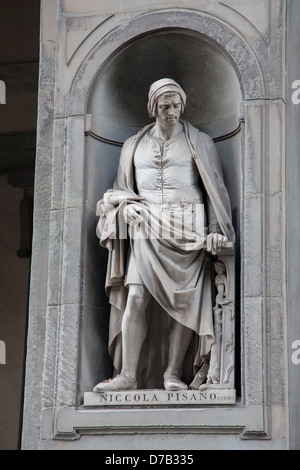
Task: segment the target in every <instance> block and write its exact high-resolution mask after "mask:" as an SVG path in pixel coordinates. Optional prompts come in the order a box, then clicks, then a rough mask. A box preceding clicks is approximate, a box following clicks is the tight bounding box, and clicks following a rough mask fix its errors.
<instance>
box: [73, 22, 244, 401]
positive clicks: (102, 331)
mask: <svg viewBox="0 0 300 470" xmlns="http://www.w3.org/2000/svg"><path fill="white" fill-rule="evenodd" d="M163 77H170V78H174V79H175V80H176V81H178V82H179V83H180V84H181V86H182V87H183V89H184V90H185V91H186V93H187V107H186V112H185V114H184V115H183V116H182V118H183V119H185V120H187V121H189V122H190V123H192V124H193V125H194V126H195V127H197V128H199V129H200V130H202V131H204V132H207V133H208V134H209V135H210V136H211V137H212V138H213V139H214V140H215V142H216V145H217V147H218V150H219V154H220V157H221V160H222V164H223V169H224V176H225V181H226V185H227V187H228V190H229V193H230V198H231V203H232V210H233V221H234V225H235V229H236V232H237V251H238V250H239V219H240V199H241V191H240V183H241V142H240V135H241V134H240V132H239V109H238V108H239V102H240V101H241V99H242V85H241V80H240V79H239V73H238V71H237V68H236V67H235V66H234V63H233V61H232V60H231V59H230V57H229V55H228V54H227V52H226V51H225V50H224V49H222V48H221V47H220V45H219V44H218V43H217V42H215V41H213V40H211V39H210V38H208V37H207V36H205V35H204V34H200V33H196V32H194V31H189V30H188V29H185V30H182V29H179V28H170V29H160V30H157V31H151V32H149V33H147V34H143V35H139V36H137V37H135V38H134V39H132V40H130V41H128V42H126V43H125V44H123V45H122V46H120V47H119V48H118V49H117V50H115V51H114V53H112V54H111V55H110V56H109V57H108V58H107V59H106V61H105V62H104V63H103V64H102V66H101V67H100V68H99V70H98V72H97V74H96V76H95V78H94V81H93V85H92V87H91V89H90V94H89V99H88V104H87V108H86V112H87V114H88V115H90V117H91V121H90V126H89V129H88V131H87V132H86V168H85V170H86V171H85V195H86V196H85V201H86V205H85V217H84V219H85V221H84V224H85V233H86V239H85V261H84V263H83V271H84V290H83V293H84V298H83V306H84V307H83V316H82V318H83V321H82V327H81V354H80V392H81V393H83V392H84V391H88V390H91V389H92V387H93V386H94V385H95V383H97V382H98V381H99V380H102V379H106V378H108V377H110V376H111V373H112V365H111V362H110V359H109V358H108V354H107V340H108V338H107V332H108V318H109V305H108V302H107V298H106V296H105V293H104V282H105V273H106V255H107V254H106V252H105V250H103V249H102V248H100V247H99V244H98V239H97V238H96V236H95V227H96V223H97V217H96V214H95V209H96V204H97V201H98V200H99V199H101V197H102V195H103V193H104V192H105V191H106V190H107V189H109V188H110V187H112V185H113V182H114V179H115V176H116V172H117V166H118V160H119V155H120V150H121V145H122V143H123V142H124V140H125V139H126V138H128V137H129V136H131V135H133V134H135V133H136V132H138V130H139V129H141V127H143V126H144V125H145V124H148V123H149V122H151V120H149V117H148V115H147V95H148V90H149V86H150V84H151V83H152V82H153V81H155V80H157V79H159V78H163ZM238 261H239V260H238V257H237V271H238V270H239V267H238ZM237 279H238V276H237Z"/></svg>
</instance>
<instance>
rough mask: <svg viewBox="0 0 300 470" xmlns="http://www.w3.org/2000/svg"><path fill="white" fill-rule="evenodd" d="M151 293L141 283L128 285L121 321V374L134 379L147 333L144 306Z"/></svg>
mask: <svg viewBox="0 0 300 470" xmlns="http://www.w3.org/2000/svg"><path fill="white" fill-rule="evenodd" d="M150 296H151V294H150V293H149V291H148V290H147V289H146V288H145V287H144V286H142V285H137V284H132V285H130V286H129V294H128V300H127V305H126V309H125V312H124V316H123V321H122V338H123V339H122V341H123V342H122V371H121V373H122V374H125V375H126V376H127V377H129V378H131V379H133V380H134V381H135V380H136V372H137V366H138V362H139V358H140V352H141V349H142V346H143V343H144V341H145V338H146V334H147V326H146V307H147V305H148V302H149V300H150Z"/></svg>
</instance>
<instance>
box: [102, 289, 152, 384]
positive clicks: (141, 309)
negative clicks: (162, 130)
mask: <svg viewBox="0 0 300 470" xmlns="http://www.w3.org/2000/svg"><path fill="white" fill-rule="evenodd" d="M150 297H151V294H150V293H149V291H148V290H147V289H146V288H145V287H144V286H142V285H138V284H131V285H130V286H129V293H128V298H127V304H126V309H125V312H124V315H123V320H122V370H121V373H120V374H119V375H117V376H116V377H115V378H114V379H112V380H108V381H104V382H100V383H99V384H98V385H96V387H95V388H94V392H104V391H112V390H128V389H131V388H135V386H136V373H137V366H138V362H139V357H140V352H141V349H142V345H143V342H144V341H145V337H146V333H147V331H146V307H147V304H148V302H149V300H150Z"/></svg>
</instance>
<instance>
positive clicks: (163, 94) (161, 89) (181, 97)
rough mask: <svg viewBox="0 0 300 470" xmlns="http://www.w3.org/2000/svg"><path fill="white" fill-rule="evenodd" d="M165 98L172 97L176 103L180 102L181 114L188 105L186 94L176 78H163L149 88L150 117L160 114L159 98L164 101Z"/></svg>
mask: <svg viewBox="0 0 300 470" xmlns="http://www.w3.org/2000/svg"><path fill="white" fill-rule="evenodd" d="M163 98H165V100H169V101H170V99H172V101H174V103H175V101H176V103H178V102H180V104H181V106H180V114H182V113H183V112H184V108H185V105H186V94H185V92H184V91H183V89H182V88H181V86H180V85H178V83H176V82H175V80H172V79H171V78H162V79H161V80H157V81H156V82H154V83H152V85H151V86H150V89H149V95H148V113H149V116H150V117H157V115H158V107H157V105H158V100H159V102H162V100H163Z"/></svg>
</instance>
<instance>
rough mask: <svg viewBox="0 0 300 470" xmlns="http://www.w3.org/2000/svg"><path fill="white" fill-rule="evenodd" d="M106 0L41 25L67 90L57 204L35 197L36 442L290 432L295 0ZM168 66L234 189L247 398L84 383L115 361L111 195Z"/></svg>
mask: <svg viewBox="0 0 300 470" xmlns="http://www.w3.org/2000/svg"><path fill="white" fill-rule="evenodd" d="M96 3H97V5H98V2H94V1H92V0H89V1H87V2H85V4H84V8H83V4H82V3H81V2H80V11H77V10H76V9H75V10H74V11H73V10H72V8H73V6H72V5H75V4H76V5H77V7H78V5H79V2H69V1H63V2H59V5H60V8H59V11H56V9H55V8H54V5H55V2H51V4H50V2H45V5H44V12H43V13H42V14H43V15H44V16H43V17H44V22H46V23H47V25H48V24H49V23H48V17H49V18H52V22H53V24H54V25H55V27H53V31H52V39H53V41H52V42H51V41H50V40H49V37H48V29H47V28H46V29H45V31H44V30H43V29H42V31H44V35H43V37H42V45H43V48H42V59H41V84H42V87H44V88H45V89H46V91H47V90H51V93H52V91H53V90H54V91H55V94H54V93H53V102H52V101H51V100H49V99H48V98H49V96H48V94H47V93H41V101H40V105H39V106H40V110H39V116H40V121H39V129H38V152H37V172H36V185H37V186H36V187H37V188H41V189H43V191H41V193H42V194H43V195H44V194H45V191H44V187H45V186H44V185H45V178H46V176H47V177H48V178H49V179H50V184H49V185H48V187H49V188H50V193H51V194H50V195H49V204H48V205H46V204H45V202H44V199H43V198H39V197H38V196H37V197H36V201H35V220H36V222H35V231H34V243H33V266H32V281H31V292H32V294H31V302H30V328H29V342H28V359H27V364H28V366H27V377H26V394H25V405H24V408H25V414H24V430H23V447H24V448H32V447H39V448H43V449H47V448H60V446H61V445H63V446H65V447H64V448H70V449H71V448H72V449H80V448H86V449H88V448H97V449H100V448H105V446H109V448H111V449H118V448H119V449H121V448H128V446H130V445H131V440H130V439H131V435H134V443H135V445H136V447H137V448H142V447H143V446H144V448H162V446H167V448H176V447H177V448H179V447H181V448H190V449H191V448H195V449H196V448H197V449H200V448H203V447H205V448H216V442H217V444H218V445H219V448H229V446H232V447H233V448H236V449H238V448H241V449H242V448H249V449H253V448H262V447H261V445H262V444H261V442H260V441H261V440H263V442H264V445H267V444H266V442H270V445H269V447H268V448H271V447H272V446H273V448H274V447H277V448H279V447H282V446H283V441H284V438H283V436H284V433H285V430H284V388H285V382H284V377H285V373H284V366H283V361H282V357H283V356H284V352H283V348H284V341H283V326H282V324H283V322H284V312H285V309H284V289H283V279H282V276H283V273H282V269H283V265H284V263H283V252H284V235H283V230H284V229H283V227H284V223H283V214H282V198H283V197H284V184H283V177H282V174H283V168H284V158H283V138H282V136H283V132H284V125H283V121H284V118H283V116H284V96H282V95H283V94H282V90H283V73H282V63H283V59H282V57H283V56H282V51H283V50H284V40H283V38H282V30H283V27H284V26H283V25H284V13H283V12H284V9H283V6H284V2H283V1H281V0H276V1H275V0H274V1H273V0H272V2H270V1H269V0H265V1H261V0H255V1H253V2H252V1H251V2H250V1H249V2H248V1H245V2H239V1H235V0H230V1H229V0H228V1H224V2H202V1H200V2H199V5H200V4H201V10H200V9H197V8H198V7H197V8H196V7H195V2H190V3H189V2H188V1H184V2H180V4H178V2H177V3H176V2H175V3H176V5H175V3H174V5H173V4H172V6H169V9H158V7H157V2H151V1H150V2H149V5H148V7H147V8H145V10H143V8H144V2H143V5H141V2H139V1H138V0H133V1H132V2H129V3H130V5H131V6H132V8H131V9H129V10H128V11H120V12H118V9H116V10H114V11H113V12H110V13H109V12H107V10H105V12H104V11H101V8H100V6H99V11H98V6H96ZM104 3H105V2H104ZM113 3H114V5H115V4H116V2H113ZM121 3H122V4H123V2H121ZM153 3H155V6H153V9H151V8H152V7H151V5H153ZM162 3H163V4H164V6H166V5H167V4H168V5H170V3H171V2H162ZM183 3H184V5H185V6H186V9H185V8H183V6H182V5H183ZM196 3H197V2H196ZM100 4H101V5H102V4H103V2H99V5H100ZM197 4H198V3H197ZM250 4H251V5H250ZM136 5H139V7H138V8H135V6H136ZM253 5H254V6H253ZM57 6H58V2H57ZM173 7H174V8H173ZM254 7H255V8H254ZM74 8H75V7H74ZM199 8H200V6H199ZM83 10H84V11H83ZM47 14H48V15H50V16H48V17H47ZM57 18H58V20H57ZM256 20H259V21H257V22H256ZM49 34H50V33H49ZM53 43H56V44H57V47H56V48H54V49H52V46H53ZM54 64H56V65H55V66H54ZM50 71H51V73H50ZM163 76H168V77H172V78H174V79H175V80H177V81H178V82H179V83H180V84H181V85H182V87H183V88H184V89H185V90H186V92H187V95H188V96H187V108H186V114H185V115H183V118H184V119H186V120H187V121H190V122H191V123H192V124H193V125H195V126H196V127H198V128H199V129H201V130H203V131H205V132H207V133H208V134H210V135H211V137H212V138H213V139H214V140H215V142H216V145H217V147H218V151H219V154H220V157H221V160H222V164H223V169H224V177H225V181H226V185H227V188H228V190H229V193H230V198H231V203H232V211H233V222H234V226H235V229H236V233H237V242H236V245H235V265H233V264H231V265H230V269H229V271H228V274H229V277H230V279H234V278H235V281H234V283H233V284H234V285H232V284H231V289H232V291H231V292H232V293H234V291H235V295H234V301H235V331H234V334H235V343H236V355H235V383H234V387H235V391H236V398H234V399H233V397H232V396H228V395H226V393H225V395H224V391H222V390H218V389H216V390H212V391H211V392H207V391H205V390H204V391H197V394H193V393H192V392H191V391H188V392H187V393H186V394H185V395H184V396H181V397H180V399H179V398H178V397H177V395H176V394H175V395H172V396H171V395H168V394H166V393H165V391H163V390H160V391H159V393H158V392H157V394H155V393H154V391H153V390H152V391H151V390H149V391H148V392H147V394H146V395H145V397H144V395H143V393H144V392H143V391H138V392H137V393H132V392H130V393H129V392H128V393H126V394H125V395H124V396H121V395H117V396H116V395H112V396H111V397H107V398H106V401H105V398H103V397H102V398H101V397H100V396H99V394H97V397H98V398H97V399H98V402H95V401H94V400H95V397H94V396H91V395H87V396H86V399H84V394H85V393H91V390H92V389H93V386H94V385H95V384H96V383H97V382H99V381H100V380H101V379H106V378H108V377H110V376H111V374H112V363H111V360H110V358H109V356H108V352H107V343H108V320H109V305H108V301H107V298H106V296H105V293H104V280H105V272H106V256H107V254H106V252H105V251H104V250H102V249H101V248H100V246H99V243H98V238H97V236H96V232H95V230H96V224H97V221H98V217H97V215H96V203H97V201H98V200H99V199H101V197H102V195H103V193H104V192H105V191H106V190H107V189H108V188H110V187H111V186H112V184H113V182H114V178H115V176H116V169H117V165H118V159H119V155H120V150H121V145H122V143H123V142H124V140H125V139H126V138H127V137H128V136H130V135H132V134H134V133H136V131H137V130H138V129H140V128H141V127H142V126H143V125H145V124H147V123H148V122H149V118H148V116H147V112H146V104H147V93H148V89H149V85H150V84H151V83H152V82H153V81H154V80H156V79H159V78H162V77H163ZM42 91H43V90H42ZM53 103H54V104H53ZM52 117H53V118H52ZM45 155H46V157H45ZM270 156H272V158H270ZM37 194H38V192H37ZM43 204H44V205H43ZM38 216H39V217H38ZM42 248H43V249H42ZM48 250H49V251H48ZM45 259H46V262H43V260H45ZM231 259H233V258H231ZM222 261H223V262H224V264H225V265H226V263H227V261H226V258H225V257H223V255H222ZM47 263H48V264H47ZM227 266H229V265H227ZM39 286H40V288H39ZM45 292H47V295H46V296H44V297H43V295H44V294H43V293H45ZM34 293H35V294H36V296H34ZM36 338H38V341H39V344H40V345H42V349H43V348H44V349H43V350H44V355H42V354H40V355H37V354H36V341H37V339H36ZM41 377H43V383H42V388H41V386H40V378H41ZM108 400H111V402H113V404H114V406H113V407H111V406H110V404H109V403H108ZM100 402H101V403H100ZM141 402H143V403H141ZM149 402H150V403H149ZM224 404H225V405H226V406H224ZM40 414H41V415H42V420H41V424H40V422H39V420H40ZM40 430H41V431H40ZM58 440H64V441H65V442H64V444H62V443H61V442H57V441H58ZM249 441H250V442H249Z"/></svg>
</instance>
